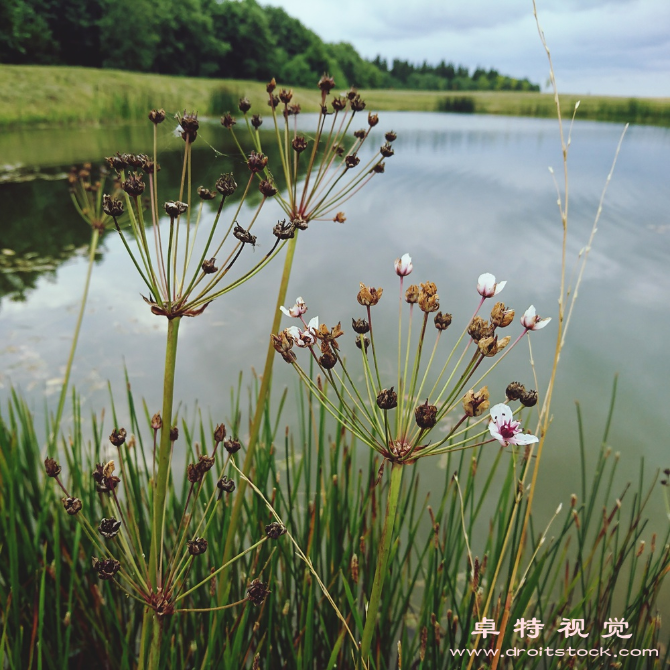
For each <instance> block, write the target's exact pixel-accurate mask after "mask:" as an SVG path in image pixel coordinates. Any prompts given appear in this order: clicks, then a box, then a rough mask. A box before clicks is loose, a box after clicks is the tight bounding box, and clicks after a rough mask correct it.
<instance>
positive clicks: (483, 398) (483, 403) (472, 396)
mask: <svg viewBox="0 0 670 670" xmlns="http://www.w3.org/2000/svg"><path fill="white" fill-rule="evenodd" d="M490 406H491V403H490V402H489V387H488V386H482V388H480V389H479V391H477V392H476V393H475V392H474V391H473V390H472V389H470V390H469V391H468V392H467V393H466V394H465V395H464V396H463V410H464V411H465V414H466V416H481V415H482V414H483V413H484V412H486V411H487V410H488V409H489V407H490Z"/></svg>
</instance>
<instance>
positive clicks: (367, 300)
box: [356, 284, 384, 307]
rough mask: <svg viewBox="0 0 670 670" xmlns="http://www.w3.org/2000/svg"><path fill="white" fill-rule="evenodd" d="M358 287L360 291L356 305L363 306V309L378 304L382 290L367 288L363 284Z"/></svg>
mask: <svg viewBox="0 0 670 670" xmlns="http://www.w3.org/2000/svg"><path fill="white" fill-rule="evenodd" d="M360 286H361V290H360V291H359V292H358V295H357V296H356V299H357V300H358V304H359V305H363V306H364V307H373V306H374V305H376V304H377V303H378V302H379V299H380V298H381V297H382V293H383V292H384V289H383V288H373V287H368V286H366V285H365V284H361V285H360Z"/></svg>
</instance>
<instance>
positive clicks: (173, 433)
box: [170, 426, 179, 442]
mask: <svg viewBox="0 0 670 670" xmlns="http://www.w3.org/2000/svg"><path fill="white" fill-rule="evenodd" d="M178 439H179V428H177V426H172V428H170V442H176V441H177V440H178Z"/></svg>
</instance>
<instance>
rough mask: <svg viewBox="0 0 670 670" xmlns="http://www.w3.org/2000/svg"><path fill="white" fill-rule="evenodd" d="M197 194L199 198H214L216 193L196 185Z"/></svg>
mask: <svg viewBox="0 0 670 670" xmlns="http://www.w3.org/2000/svg"><path fill="white" fill-rule="evenodd" d="M198 195H199V196H200V200H214V198H216V193H214V191H210V189H208V188H205V187H204V186H198Z"/></svg>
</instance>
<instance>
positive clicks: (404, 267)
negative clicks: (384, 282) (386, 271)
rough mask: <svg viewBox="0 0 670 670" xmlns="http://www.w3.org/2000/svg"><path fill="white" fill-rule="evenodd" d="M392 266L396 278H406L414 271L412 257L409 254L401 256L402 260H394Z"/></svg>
mask: <svg viewBox="0 0 670 670" xmlns="http://www.w3.org/2000/svg"><path fill="white" fill-rule="evenodd" d="M393 264H394V265H395V271H396V274H397V275H398V277H406V276H407V275H408V274H410V272H412V270H413V269H414V266H413V265H412V257H411V256H410V255H409V254H403V257H402V258H396V259H395V262H394V263H393Z"/></svg>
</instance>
